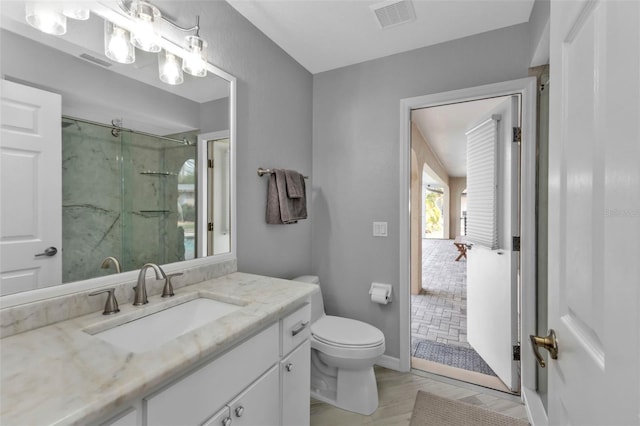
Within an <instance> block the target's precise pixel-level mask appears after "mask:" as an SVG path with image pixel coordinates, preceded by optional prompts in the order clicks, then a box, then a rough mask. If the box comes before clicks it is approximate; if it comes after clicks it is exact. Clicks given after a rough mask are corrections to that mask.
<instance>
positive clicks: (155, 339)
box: [90, 297, 242, 353]
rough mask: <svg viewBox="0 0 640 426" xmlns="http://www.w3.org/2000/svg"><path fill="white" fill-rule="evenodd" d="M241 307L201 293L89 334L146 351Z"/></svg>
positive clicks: (122, 345) (136, 349)
mask: <svg viewBox="0 0 640 426" xmlns="http://www.w3.org/2000/svg"><path fill="white" fill-rule="evenodd" d="M241 308H242V306H239V305H234V304H232V303H225V302H220V301H218V300H213V299H207V298H203V297H201V298H198V299H194V300H191V301H189V302H185V303H182V304H180V305H176V306H172V307H170V308H167V309H165V310H162V311H159V312H156V313H153V314H151V315H147V316H144V317H142V318H139V319H136V320H133V321H130V322H127V323H125V324H122V325H119V326H116V327H113V328H110V329H108V330H104V331H101V332H99V333H95V334H93V333H90V334H93V335H94V336H95V337H98V338H100V339H102V340H104V341H105V342H108V343H110V344H112V345H114V346H118V347H121V348H123V349H126V350H128V351H131V352H136V353H139V352H146V351H148V350H150V349H154V348H157V347H159V346H161V345H162V344H164V343H167V342H169V341H170V340H173V339H175V338H177V337H180V336H182V335H183V334H187V333H189V332H190V331H193V330H195V329H196V328H198V327H200V326H203V325H205V324H207V323H209V322H211V321H215V320H216V319H218V318H221V317H223V316H225V315H227V314H230V313H231V312H234V311H237V310H238V309H241Z"/></svg>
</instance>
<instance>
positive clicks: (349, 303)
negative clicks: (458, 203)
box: [311, 24, 530, 357]
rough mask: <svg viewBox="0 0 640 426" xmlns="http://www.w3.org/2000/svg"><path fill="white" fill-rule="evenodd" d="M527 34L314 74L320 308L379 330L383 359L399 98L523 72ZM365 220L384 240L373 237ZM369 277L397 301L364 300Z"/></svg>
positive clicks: (390, 329) (390, 347)
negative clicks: (382, 227) (384, 232)
mask: <svg viewBox="0 0 640 426" xmlns="http://www.w3.org/2000/svg"><path fill="white" fill-rule="evenodd" d="M528 35H529V28H528V26H527V25H526V24H522V25H517V26H513V27H509V28H504V29H500V30H496V31H492V32H488V33H484V34H481V35H477V36H473V37H467V38H464V39H460V40H455V41H452V42H447V43H443V44H440V45H436V46H431V47H426V48H422V49H417V50H413V51H410V52H406V53H401V54H397V55H392V56H389V57H386V58H382V59H378V60H374V61H369V62H365V63H361V64H356V65H353V66H349V67H345V68H340V69H336V70H331V71H327V72H324V73H320V74H316V75H315V76H314V79H313V191H312V193H313V210H312V215H313V220H312V243H311V253H312V260H313V264H312V271H313V273H315V274H318V275H319V276H320V279H321V282H322V290H323V293H324V297H325V305H326V310H327V312H328V313H329V314H336V315H343V316H346V317H350V318H355V319H359V320H362V321H366V322H369V323H371V324H373V325H375V326H377V327H378V328H380V329H381V330H382V331H383V332H384V334H385V337H386V340H387V351H386V354H387V355H389V356H392V357H398V356H399V354H400V347H399V341H400V339H399V334H400V311H399V308H400V304H399V303H398V302H397V297H398V294H399V283H398V276H399V270H400V269H399V268H400V264H399V258H398V250H399V235H398V224H399V195H398V191H400V190H401V188H400V187H399V163H400V160H399V149H398V143H399V142H398V139H399V133H400V123H399V110H400V108H399V106H400V100H401V99H403V98H408V97H414V96H420V95H426V94H433V93H439V92H444V91H448V90H454V89H461V88H466V87H473V86H479V85H482V84H489V83H496V82H501V81H507V80H513V79H517V78H523V77H526V76H527V67H528V65H529V60H530V56H529V52H530V48H529V39H528ZM402 190H406V189H405V188H402ZM373 221H387V222H388V223H389V237H388V238H380V237H376V238H374V237H372V236H371V234H372V222H373ZM372 281H379V282H386V283H390V284H392V285H393V288H394V290H393V291H394V297H395V298H396V301H395V302H393V303H392V304H390V305H386V306H382V305H375V304H372V303H371V301H370V300H369V298H368V294H367V292H368V289H369V286H370V284H371V282H372Z"/></svg>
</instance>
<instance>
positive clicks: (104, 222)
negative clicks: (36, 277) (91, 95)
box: [62, 118, 196, 282]
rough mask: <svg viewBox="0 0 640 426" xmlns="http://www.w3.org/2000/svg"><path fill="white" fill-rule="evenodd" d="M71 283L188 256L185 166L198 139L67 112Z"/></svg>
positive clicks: (65, 182)
mask: <svg viewBox="0 0 640 426" xmlns="http://www.w3.org/2000/svg"><path fill="white" fill-rule="evenodd" d="M64 122H65V123H71V124H70V125H66V127H63V131H62V136H63V137H62V156H63V165H62V187H63V200H62V205H63V213H62V216H63V226H62V234H63V251H62V253H63V258H62V267H63V282H71V281H78V280H83V279H88V278H94V277H97V276H102V275H107V274H112V273H113V272H114V271H113V270H112V269H109V270H104V269H100V264H101V263H102V260H103V259H104V258H105V257H107V256H115V257H117V258H118V259H119V260H120V262H121V263H122V267H123V270H125V271H126V270H132V269H138V268H140V267H141V266H142V265H143V264H145V263H147V262H153V263H158V264H166V263H172V262H176V261H180V260H184V238H183V234H182V231H181V229H179V228H178V216H177V200H178V176H177V175H178V172H179V171H180V168H181V167H182V164H184V161H186V160H187V159H189V158H194V159H195V158H196V157H195V155H196V147H195V145H184V144H179V143H176V142H173V141H166V140H163V139H161V138H156V137H151V136H146V135H140V134H136V133H132V132H128V131H120V132H119V134H118V132H116V136H114V135H113V134H112V132H111V128H108V127H103V126H98V125H93V124H89V123H84V122H82V121H78V122H74V121H72V120H69V119H66V118H65V119H64Z"/></svg>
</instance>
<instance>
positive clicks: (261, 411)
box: [229, 365, 280, 426]
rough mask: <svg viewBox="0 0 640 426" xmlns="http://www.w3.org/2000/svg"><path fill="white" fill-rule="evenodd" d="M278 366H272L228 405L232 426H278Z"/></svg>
mask: <svg viewBox="0 0 640 426" xmlns="http://www.w3.org/2000/svg"><path fill="white" fill-rule="evenodd" d="M278 385H279V383H278V366H277V365H276V366H274V367H273V368H272V369H271V370H269V371H268V372H266V373H265V374H264V375H263V376H262V377H260V378H259V379H258V380H256V381H255V382H254V383H253V384H252V385H251V386H249V387H248V388H247V389H246V390H245V391H244V392H242V393H241V394H240V395H238V396H237V397H236V398H235V399H234V400H233V401H231V402H230V403H229V408H230V409H231V418H232V420H233V421H232V423H231V424H232V425H233V426H277V425H279V424H280V393H279V392H278V389H279V386H278Z"/></svg>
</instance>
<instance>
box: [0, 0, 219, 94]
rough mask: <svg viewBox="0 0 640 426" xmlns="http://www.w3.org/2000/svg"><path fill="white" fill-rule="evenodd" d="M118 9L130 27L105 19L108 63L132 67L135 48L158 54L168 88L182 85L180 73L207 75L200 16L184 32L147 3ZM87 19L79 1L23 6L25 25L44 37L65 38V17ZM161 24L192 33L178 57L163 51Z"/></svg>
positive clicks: (87, 13) (141, 0)
mask: <svg viewBox="0 0 640 426" xmlns="http://www.w3.org/2000/svg"><path fill="white" fill-rule="evenodd" d="M0 1H1V0H0ZM118 5H119V6H120V9H121V12H120V15H121V17H123V18H124V17H125V15H126V18H127V19H128V20H129V21H130V23H131V24H133V25H132V26H129V24H127V25H125V26H126V28H128V29H129V30H130V31H129V30H127V29H125V28H123V27H121V26H119V25H116V24H114V23H112V22H110V21H108V20H106V19H105V21H104V53H105V55H106V56H107V57H108V58H109V59H111V60H113V61H115V62H119V63H121V64H131V63H133V62H135V59H136V50H135V48H136V47H137V48H138V49H140V50H144V51H146V52H159V55H158V70H159V74H160V79H161V80H162V81H163V82H165V83H167V84H171V85H177V84H181V83H182V82H183V81H184V74H183V71H184V72H186V73H188V74H190V75H192V76H194V77H205V76H206V75H207V66H208V62H207V47H208V43H207V42H206V41H205V40H204V39H202V38H201V37H200V17H199V16H196V25H195V26H193V27H191V28H185V27H181V26H180V25H178V24H176V23H174V22H172V21H171V20H169V19H167V18H165V17H164V16H162V14H161V13H160V10H159V9H158V8H157V7H156V6H154V5H152V4H151V3H149V2H148V1H145V0H134V1H132V2H126V1H125V0H118ZM90 15H91V10H90V9H88V8H87V7H86V3H85V2H84V1H81V0H75V1H68V2H49V1H44V0H43V1H37V2H36V1H28V2H26V4H25V18H26V20H27V22H28V23H29V24H30V25H31V26H32V27H34V28H37V29H38V30H40V31H42V32H44V33H47V34H53V35H63V34H65V33H66V32H67V17H69V18H72V19H77V20H86V19H89V17H90ZM132 21H133V22H132ZM161 21H164V23H167V24H169V25H171V26H172V27H174V28H175V29H177V30H179V31H182V32H186V33H189V32H195V33H194V34H192V35H188V36H186V37H185V38H184V46H183V49H184V50H183V53H182V54H181V55H176V54H173V53H170V52H166V51H162V48H161V45H162V37H161V36H160V33H159V31H158V24H159V23H160V22H161ZM118 22H119V21H118ZM180 61H182V64H180Z"/></svg>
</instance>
